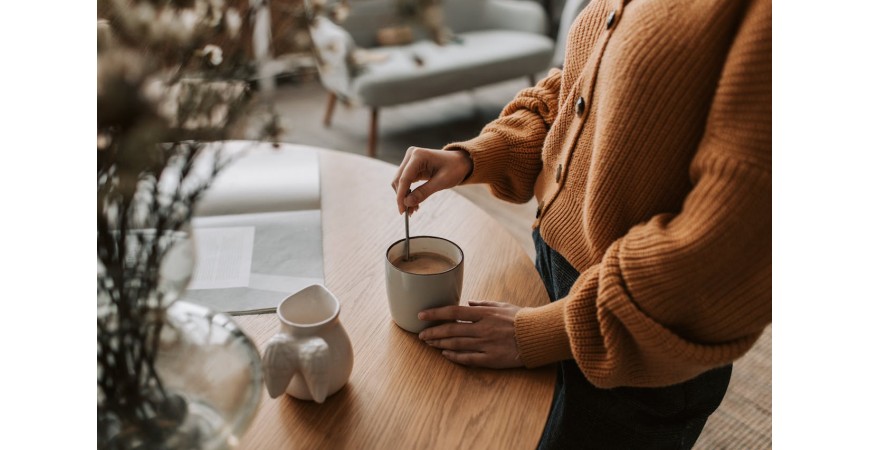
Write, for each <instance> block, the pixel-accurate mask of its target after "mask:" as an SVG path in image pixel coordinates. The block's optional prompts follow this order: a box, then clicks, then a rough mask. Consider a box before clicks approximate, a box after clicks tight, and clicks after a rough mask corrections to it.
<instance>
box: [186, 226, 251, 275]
mask: <svg viewBox="0 0 870 450" xmlns="http://www.w3.org/2000/svg"><path fill="white" fill-rule="evenodd" d="M194 239H195V244H194V249H195V251H196V270H195V271H194V273H193V278H192V279H191V280H190V285H189V286H188V289H220V288H233V287H247V286H248V284H249V281H250V275H251V258H252V256H253V254H254V227H224V228H200V229H196V230H195V238H194Z"/></svg>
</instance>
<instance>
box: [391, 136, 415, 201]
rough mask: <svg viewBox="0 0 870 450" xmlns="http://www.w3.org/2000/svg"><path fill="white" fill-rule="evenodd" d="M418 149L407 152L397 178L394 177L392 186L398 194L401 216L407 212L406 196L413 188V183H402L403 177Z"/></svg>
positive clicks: (411, 148) (410, 148)
mask: <svg viewBox="0 0 870 450" xmlns="http://www.w3.org/2000/svg"><path fill="white" fill-rule="evenodd" d="M416 149H417V147H408V150H407V151H405V157H404V158H403V159H402V164H399V170H397V171H396V176H395V177H393V182H392V183H391V186H392V187H393V190H394V191H395V192H396V205H397V206H398V207H399V214H403V213H404V212H405V196H406V195H407V192H408V189H409V188H410V187H411V183H412V182H407V178H406V182H405V183H403V182H402V180H401V179H402V175H403V174H404V173H405V169H406V168H407V167H408V160H410V159H411V156H412V155H413V154H414V151H415V150H416Z"/></svg>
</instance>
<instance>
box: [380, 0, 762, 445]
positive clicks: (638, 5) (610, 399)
mask: <svg viewBox="0 0 870 450" xmlns="http://www.w3.org/2000/svg"><path fill="white" fill-rule="evenodd" d="M419 180H427V181H426V183H424V184H422V185H420V186H419V187H418V188H416V189H415V190H414V191H413V192H412V193H410V194H409V195H405V193H406V192H407V191H408V189H409V187H410V186H411V183H413V182H415V181H419ZM460 183H487V184H489V185H490V188H491V191H492V193H493V194H494V195H495V196H496V197H498V198H501V199H504V200H508V201H513V202H525V201H528V200H529V199H530V198H531V197H532V196H535V197H536V198H537V200H538V202H539V206H538V212H537V217H536V220H535V222H534V224H533V237H534V239H535V245H536V249H537V260H536V266H537V267H538V270H539V272H540V274H541V276H542V278H543V280H544V283H545V285H546V287H547V291H548V293H549V295H550V298H551V301H552V302H551V303H550V304H549V305H547V306H543V307H538V308H523V309H520V308H518V307H516V306H514V305H511V304H510V303H496V302H470V306H467V307H464V306H457V307H447V308H439V309H433V310H428V311H424V312H423V313H421V318H422V319H425V320H447V321H450V322H449V323H447V324H444V325H440V326H436V327H432V328H430V329H427V330H424V331H423V332H421V333H420V339H423V340H425V341H426V342H427V343H428V344H429V345H432V346H434V347H437V348H440V349H443V355H444V356H445V357H446V358H447V359H449V360H451V361H454V362H456V363H460V364H466V365H471V366H482V367H491V368H506V367H520V366H526V367H537V366H541V365H544V364H550V363H558V364H559V366H560V370H559V375H558V379H557V386H556V392H555V394H554V401H553V407H552V409H551V411H550V416H549V418H548V422H547V426H546V429H545V431H544V435H543V436H542V438H541V442H540V447H541V448H566V447H570V448H645V449H649V448H691V446H692V445H693V444H694V442H695V441H696V439H697V437H698V435H699V434H700V432H701V430H702V428H703V426H704V423H705V422H706V419H707V417H708V416H709V414H710V413H712V412H713V411H714V410H715V409H716V408H717V407H718V405H719V402H720V401H721V399H722V396H723V395H724V394H725V391H726V389H727V386H728V380H729V378H730V373H731V365H730V363H731V362H732V361H734V360H735V359H737V358H738V357H740V356H741V355H743V354H744V353H745V352H746V351H747V350H749V348H750V347H751V346H752V344H753V343H754V342H755V341H756V340H757V338H758V337H759V336H760V334H761V333H762V332H763V330H764V328H765V327H766V326H767V324H769V323H770V321H771V2H770V0H757V1H755V0H745V1H733V0H716V1H712V0H711V1H692V0H643V1H635V2H628V1H617V0H602V1H596V0H593V1H592V2H591V3H590V4H589V5H588V6H587V7H586V8H585V9H584V10H583V12H582V13H581V14H580V16H579V17H578V18H577V19H576V20H575V22H574V24H573V25H572V28H571V30H570V32H569V37H568V42H567V45H566V62H565V66H564V68H563V69H562V70H557V69H553V70H552V71H551V72H550V74H549V76H547V77H546V78H545V79H543V80H541V81H540V82H539V83H537V85H536V86H534V87H531V88H528V89H525V90H523V91H521V92H520V93H518V94H517V96H516V97H515V98H514V100H513V101H511V102H510V103H509V104H508V105H507V106H506V107H505V108H504V110H503V111H502V113H501V115H500V116H499V118H498V119H496V120H495V121H493V122H492V123H490V124H488V125H487V126H486V127H484V129H483V131H482V132H481V134H480V135H479V136H477V137H475V138H473V139H471V140H468V141H465V142H457V143H452V144H449V145H447V146H445V147H444V149H443V150H432V149H422V148H417V147H411V148H409V149H408V152H407V154H406V155H405V159H404V161H403V162H402V164H401V166H400V167H399V170H398V172H397V174H396V177H395V179H394V181H393V188H394V189H395V190H396V192H397V195H396V201H397V205H398V210H399V213H404V211H405V209H406V208H410V210H411V212H413V211H415V210H416V209H417V208H419V207H420V204H421V202H423V201H424V200H425V199H426V198H427V197H429V196H430V195H432V194H433V193H434V192H437V191H439V190H441V189H447V188H450V187H453V186H456V185H457V184H460ZM493 300H502V301H507V302H509V301H510V299H493ZM457 321H458V322H457Z"/></svg>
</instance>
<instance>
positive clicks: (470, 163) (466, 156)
mask: <svg viewBox="0 0 870 450" xmlns="http://www.w3.org/2000/svg"><path fill="white" fill-rule="evenodd" d="M445 150H447V151H451V152H456V153H460V154H461V155H462V160H463V161H464V166H465V167H466V168H467V170H466V171H465V176H463V177H462V181H461V182H460V183H464V182H465V181H466V180H468V178H469V177H471V174H472V173H473V172H474V160H473V159H471V153H468V150H465V149H462V148H448V149H445Z"/></svg>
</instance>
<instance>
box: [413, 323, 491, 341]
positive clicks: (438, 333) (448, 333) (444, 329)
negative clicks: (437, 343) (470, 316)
mask: <svg viewBox="0 0 870 450" xmlns="http://www.w3.org/2000/svg"><path fill="white" fill-rule="evenodd" d="M478 336H480V332H479V331H478V327H474V326H470V324H468V323H462V322H448V323H445V324H441V325H436V326H434V327H429V328H426V329H425V330H423V331H421V332H420V334H419V338H420V339H422V340H424V341H432V340H438V339H449V338H454V337H478Z"/></svg>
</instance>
